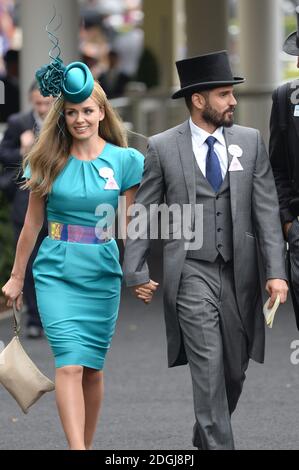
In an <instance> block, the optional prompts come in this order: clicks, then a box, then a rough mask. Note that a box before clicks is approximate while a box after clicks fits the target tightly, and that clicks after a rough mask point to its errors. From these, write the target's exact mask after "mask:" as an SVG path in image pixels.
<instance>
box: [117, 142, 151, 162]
mask: <svg viewBox="0 0 299 470" xmlns="http://www.w3.org/2000/svg"><path fill="white" fill-rule="evenodd" d="M110 148H111V150H112V151H113V152H114V153H115V155H117V156H119V157H120V158H123V159H144V155H143V154H142V153H141V152H139V150H137V149H136V148H134V147H119V146H117V145H114V144H110Z"/></svg>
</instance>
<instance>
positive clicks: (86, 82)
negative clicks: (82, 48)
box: [35, 12, 94, 103]
mask: <svg viewBox="0 0 299 470" xmlns="http://www.w3.org/2000/svg"><path fill="white" fill-rule="evenodd" d="M55 17H56V12H55V13H54V16H53V18H52V19H51V21H50V23H49V24H48V25H47V27H46V31H47V33H48V35H49V38H50V41H51V43H52V44H53V47H52V48H51V50H50V52H49V57H50V58H51V62H50V63H49V64H46V65H44V66H42V67H41V68H39V69H38V70H37V71H36V74H35V76H36V80H37V82H38V85H39V89H40V92H41V94H42V95H43V96H54V97H58V96H61V95H62V96H63V97H64V98H65V99H66V100H67V101H70V102H71V103H81V102H82V101H85V100H86V99H87V98H89V96H90V95H91V94H92V91H93V88H94V78H93V76H92V73H91V71H90V69H89V68H88V67H87V65H86V64H84V63H83V62H72V63H70V64H69V65H67V66H65V65H64V63H63V61H62V59H61V58H60V54H61V49H60V47H59V41H58V38H57V37H56V36H55V34H53V33H52V32H51V31H50V30H49V26H50V25H51V23H52V22H53V21H54V19H55ZM60 26H61V22H60V24H59V25H58V27H57V28H56V29H55V30H54V31H56V30H57V29H58V28H59V27H60ZM55 51H56V54H55Z"/></svg>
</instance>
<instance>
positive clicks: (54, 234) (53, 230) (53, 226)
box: [50, 222, 63, 240]
mask: <svg viewBox="0 0 299 470" xmlns="http://www.w3.org/2000/svg"><path fill="white" fill-rule="evenodd" d="M62 228H63V224H60V223H58V222H50V237H51V238H53V240H60V238H61V232H62Z"/></svg>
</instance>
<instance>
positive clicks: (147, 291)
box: [132, 280, 159, 304]
mask: <svg viewBox="0 0 299 470" xmlns="http://www.w3.org/2000/svg"><path fill="white" fill-rule="evenodd" d="M158 285H159V284H158V282H155V281H152V280H150V281H149V282H148V283H147V284H140V285H139V286H135V287H133V289H132V291H133V294H134V295H135V297H137V298H138V299H140V300H143V302H144V303H145V304H149V303H150V302H151V301H152V298H153V295H154V292H155V291H156V290H157V288H158Z"/></svg>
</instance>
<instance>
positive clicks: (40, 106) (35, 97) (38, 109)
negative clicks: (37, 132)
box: [30, 90, 54, 121]
mask: <svg viewBox="0 0 299 470" xmlns="http://www.w3.org/2000/svg"><path fill="white" fill-rule="evenodd" d="M53 101H54V99H53V98H52V96H42V95H41V94H40V92H39V91H38V90H33V91H32V92H31V94H30V103H31V105H32V108H33V110H34V112H35V113H37V114H38V116H39V117H40V118H41V120H42V121H43V120H44V119H45V117H46V116H47V114H48V112H49V111H50V108H51V105H52V103H53Z"/></svg>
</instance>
